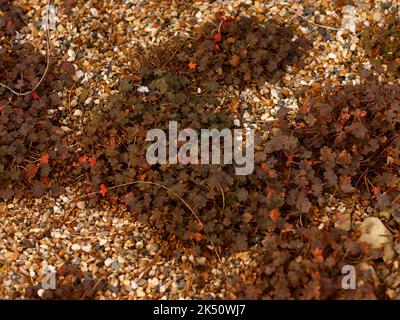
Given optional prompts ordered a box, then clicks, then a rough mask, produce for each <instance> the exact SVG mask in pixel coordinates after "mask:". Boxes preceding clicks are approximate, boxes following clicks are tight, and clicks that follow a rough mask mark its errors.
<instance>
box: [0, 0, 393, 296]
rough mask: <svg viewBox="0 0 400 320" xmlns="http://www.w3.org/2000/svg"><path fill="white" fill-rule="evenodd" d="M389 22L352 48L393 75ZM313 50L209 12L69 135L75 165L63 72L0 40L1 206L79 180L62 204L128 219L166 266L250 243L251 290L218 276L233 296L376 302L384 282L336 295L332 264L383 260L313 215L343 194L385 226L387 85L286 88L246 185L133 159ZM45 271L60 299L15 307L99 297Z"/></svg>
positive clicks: (70, 269)
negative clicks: (160, 137)
mask: <svg viewBox="0 0 400 320" xmlns="http://www.w3.org/2000/svg"><path fill="white" fill-rule="evenodd" d="M0 8H1V9H2V11H4V12H5V13H6V14H5V15H4V16H1V17H0V36H6V37H8V39H10V40H11V41H13V36H14V33H15V31H16V30H18V29H19V28H21V27H22V25H23V16H22V11H21V10H20V9H18V8H16V7H13V6H12V5H10V4H8V2H4V1H0ZM396 21H397V20H393V21H392V20H390V21H389V22H388V24H389V26H390V28H389V29H387V30H385V31H381V32H382V33H383V34H380V36H379V37H380V38H381V39H386V40H384V41H381V40H376V39H373V40H370V39H367V38H368V37H371V39H372V37H373V35H374V34H375V33H376V32H375V29H374V27H373V28H372V29H371V30H369V31H368V30H367V31H366V33H365V34H364V35H363V37H364V38H363V39H364V41H367V43H366V44H365V48H366V49H365V50H366V52H367V54H368V55H371V56H372V55H375V54H376V53H379V55H380V56H381V57H382V60H381V62H383V63H386V64H388V69H389V70H391V71H392V73H394V74H397V73H396V72H397V71H398V65H397V62H398V57H397V56H396V52H397V48H396V41H393V39H392V38H393V37H395V39H396V36H397V34H396V32H397V31H398V30H397V29H398V24H396V23H397V22H396ZM366 39H367V40H366ZM387 39H389V40H387ZM310 40H312V39H308V40H307V39H305V38H303V37H299V36H297V35H296V34H295V32H294V30H292V29H291V28H289V27H287V26H284V25H281V24H280V23H278V22H276V21H273V20H270V21H268V22H267V23H265V24H262V23H260V21H258V20H257V19H255V18H252V17H250V18H247V17H243V16H218V15H217V18H216V19H215V20H214V21H213V22H208V23H206V24H205V25H202V26H201V27H199V28H198V30H197V34H196V35H194V37H193V39H191V40H190V41H187V40H186V41H184V42H183V41H182V39H178V38H177V39H175V40H174V42H173V43H172V44H171V43H167V44H163V45H161V46H159V47H150V48H149V49H146V50H147V51H144V52H146V55H145V56H143V55H139V56H137V57H135V61H136V62H139V65H140V68H138V70H136V69H135V72H132V75H130V76H125V77H124V78H121V79H120V81H119V87H118V88H117V89H118V90H117V93H113V94H110V96H109V98H108V100H107V101H105V102H101V103H99V104H98V105H97V106H95V107H93V108H92V109H91V110H90V119H89V120H88V121H87V122H84V128H83V129H82V135H81V136H79V137H78V136H76V137H74V139H75V140H74V146H78V147H79V148H75V152H74V153H72V152H71V148H69V142H67V141H66V137H65V136H66V133H65V131H63V130H62V119H63V118H64V116H65V112H63V109H62V108H59V107H60V104H61V101H60V97H61V96H62V94H63V90H64V89H65V88H70V87H71V86H72V85H73V80H72V77H73V75H74V73H75V67H74V66H73V65H72V64H70V63H67V62H65V63H57V62H56V59H55V57H50V58H48V57H46V56H44V55H43V54H41V53H39V52H38V50H37V49H35V47H34V46H33V45H31V44H29V43H25V44H17V43H11V45H9V46H6V47H4V48H3V49H1V50H2V52H1V56H0V68H1V71H0V82H1V83H2V84H3V86H1V87H0V199H4V200H11V199H13V198H21V197H24V196H27V195H30V196H34V197H42V196H43V195H44V194H45V193H46V192H47V191H50V194H51V195H52V196H55V195H58V194H59V190H60V187H61V188H63V187H67V186H68V184H69V183H70V182H71V181H74V183H75V181H78V183H79V184H78V186H79V189H80V191H81V194H80V195H79V196H77V197H76V199H74V200H76V201H77V200H81V199H85V200H88V205H89V206H90V207H92V208H95V209H101V208H104V207H107V206H109V205H111V206H116V207H119V209H120V210H121V212H128V213H129V214H130V217H131V218H132V219H134V220H137V221H140V222H141V223H143V224H144V225H149V226H151V228H152V229H153V230H155V232H156V233H157V234H158V235H159V237H160V238H162V239H163V240H168V241H169V243H170V250H169V251H168V252H163V254H164V253H165V254H166V255H171V256H173V257H178V256H179V255H180V254H181V251H182V250H181V249H182V248H184V250H185V251H188V252H191V253H193V254H194V255H196V256H197V255H200V254H203V255H206V256H208V257H210V256H214V255H217V257H218V262H219V263H220V264H221V266H222V268H224V264H223V263H222V259H221V257H226V256H228V255H229V254H235V253H237V252H242V251H244V250H249V249H250V248H251V247H252V246H253V245H259V246H261V247H262V249H263V254H262V255H260V256H258V257H257V263H258V268H257V270H256V276H255V277H254V279H252V281H244V279H242V278H241V277H240V276H237V277H234V278H233V279H224V280H225V281H228V282H230V285H232V286H233V287H234V288H235V290H236V293H237V294H238V296H239V297H241V298H251V299H354V298H377V297H378V298H383V297H385V292H386V290H387V288H388V287H389V283H384V284H379V285H376V282H377V281H376V277H374V275H372V274H371V273H369V272H363V273H362V274H363V279H364V284H363V285H362V286H360V288H358V289H357V290H356V291H349V292H344V291H343V290H342V285H341V282H340V281H341V277H340V276H341V273H340V270H341V269H342V267H343V266H344V265H346V264H355V263H357V264H359V263H367V262H368V263H369V262H371V261H380V260H381V259H382V258H383V252H382V250H372V249H371V248H369V247H368V246H367V245H365V244H360V243H359V242H357V241H356V239H357V237H358V235H357V234H354V233H348V232H345V231H343V230H339V229H337V228H334V226H333V225H334V224H333V223H331V222H329V223H327V225H326V226H324V227H323V228H318V225H317V222H316V220H317V219H316V217H319V216H321V215H322V212H321V211H322V210H320V208H321V207H323V206H325V205H326V203H327V200H328V198H329V197H331V198H332V197H333V198H335V199H339V200H345V199H347V198H349V197H354V198H355V199H358V200H359V201H361V202H363V201H364V202H365V203H368V204H369V203H371V204H372V205H373V206H374V207H375V208H376V209H377V210H378V211H383V210H388V209H391V214H392V215H393V216H396V215H397V214H398V212H399V210H400V208H399V204H398V200H399V199H400V193H399V182H400V178H399V165H400V163H399V160H398V158H399V154H400V134H399V131H400V130H399V129H400V87H399V86H398V85H396V84H385V83H381V82H378V81H377V79H376V78H374V77H373V76H372V75H370V74H367V72H365V71H363V76H364V78H363V83H362V84H358V85H350V84H347V85H337V86H330V87H321V86H319V87H313V88H306V89H304V90H299V91H298V92H297V93H296V98H297V99H298V101H299V110H298V112H296V113H293V112H289V110H288V109H286V108H285V107H281V108H280V110H279V111H278V112H277V114H276V121H273V122H270V123H269V124H265V125H264V126H263V130H267V131H268V132H269V135H268V136H267V137H266V136H262V135H261V134H260V133H259V132H257V134H256V141H255V145H256V150H255V169H254V172H253V173H252V174H250V175H248V176H238V175H236V174H235V170H234V169H235V167H234V165H233V164H227V165H223V164H221V165H205V164H202V165H184V164H176V165H171V164H161V165H160V164H155V165H150V164H149V163H148V161H147V159H146V151H147V149H148V147H149V145H150V143H149V142H148V141H146V134H147V132H148V130H150V129H153V128H159V129H162V130H165V131H167V129H168V124H169V122H170V121H177V122H178V125H179V129H180V130H181V129H184V128H190V129H194V130H196V131H197V132H200V129H203V128H208V129H212V128H215V129H219V130H221V129H224V128H228V129H233V128H235V126H234V117H233V115H232V114H231V113H230V112H229V111H228V110H225V109H223V108H221V105H220V101H221V97H223V96H224V94H225V93H224V88H225V87H226V86H232V87H233V88H234V89H236V90H239V91H240V90H244V89H246V88H248V87H251V86H257V85H261V84H263V83H265V82H270V83H277V82H279V81H280V79H281V78H282V77H283V76H284V75H285V73H286V72H287V66H291V67H293V68H301V67H302V66H303V58H304V57H305V56H306V55H307V50H308V49H310V48H311V43H312V41H310ZM368 41H370V42H368ZM143 50H145V49H144V48H143ZM132 62H133V61H132ZM132 65H134V67H136V64H134V63H132ZM132 70H133V69H132ZM136 71H137V72H136ZM43 74H44V75H45V77H44V78H43V79H41V77H42V75H43ZM42 80H43V81H42ZM41 81H42V82H41ZM38 84H39V85H38ZM9 88H12V90H13V91H16V92H17V94H16V93H15V92H12V91H11V90H10V89H9ZM32 88H35V90H32ZM26 93H27V94H26ZM224 152H225V150H222V151H221V157H223V155H224ZM396 217H397V216H396ZM203 269H207V266H205V267H203ZM58 274H59V276H60V279H61V280H60V282H59V284H58V289H57V291H54V292H53V291H51V290H45V291H44V293H43V292H42V293H41V295H39V294H38V292H39V290H43V288H41V287H40V285H37V286H32V287H30V288H29V289H28V290H27V291H26V297H27V298H29V299H36V298H39V297H40V298H42V299H62V298H70V299H89V298H94V297H95V295H96V293H97V292H98V291H101V290H105V289H106V286H105V285H103V283H102V282H99V281H97V280H94V279H91V278H90V277H85V276H84V275H83V273H82V272H81V271H80V270H78V268H77V267H76V266H72V265H70V264H66V267H63V268H61V269H60V270H59V271H58Z"/></svg>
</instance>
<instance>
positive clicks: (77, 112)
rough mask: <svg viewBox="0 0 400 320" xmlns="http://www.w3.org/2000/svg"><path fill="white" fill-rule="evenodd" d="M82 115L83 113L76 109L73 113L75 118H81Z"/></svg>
mask: <svg viewBox="0 0 400 320" xmlns="http://www.w3.org/2000/svg"><path fill="white" fill-rule="evenodd" d="M82 114H83V112H82V110H80V109H76V110H75V111H74V116H75V117H81V116H82Z"/></svg>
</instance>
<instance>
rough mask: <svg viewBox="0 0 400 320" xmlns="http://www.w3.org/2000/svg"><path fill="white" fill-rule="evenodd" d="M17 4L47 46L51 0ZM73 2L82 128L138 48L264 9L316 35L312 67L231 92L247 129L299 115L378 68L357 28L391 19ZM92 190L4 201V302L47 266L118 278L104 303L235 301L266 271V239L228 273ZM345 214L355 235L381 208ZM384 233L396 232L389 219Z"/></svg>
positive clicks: (364, 13) (317, 5)
mask: <svg viewBox="0 0 400 320" xmlns="http://www.w3.org/2000/svg"><path fill="white" fill-rule="evenodd" d="M16 2H17V3H18V4H19V5H21V6H23V7H24V8H25V9H26V10H27V17H28V19H29V21H30V22H29V23H28V25H27V26H26V27H25V28H24V29H23V30H21V32H20V33H21V36H20V37H21V39H22V40H21V41H31V42H33V43H34V44H35V45H36V46H38V47H41V48H43V49H44V48H45V41H44V39H45V37H44V31H43V30H38V29H37V27H36V22H38V21H41V12H42V8H43V7H44V5H45V4H46V3H47V1H36V2H35V3H33V2H32V1H27V0H20V1H16ZM394 2H396V1H394ZM61 3H62V2H61V1H56V2H55V6H56V7H57V8H58V9H59V10H58V22H57V24H56V28H55V29H53V30H51V44H52V48H53V49H52V50H53V51H54V54H56V53H57V54H59V55H61V57H62V59H63V60H64V61H70V62H72V63H74V65H75V68H76V76H75V86H74V88H73V90H72V91H71V92H69V93H68V94H67V93H66V94H65V96H63V97H61V98H62V100H63V103H64V106H63V107H64V108H65V110H68V111H69V113H68V114H69V115H68V116H67V117H66V120H65V123H63V127H62V130H64V131H72V130H74V132H76V134H77V135H79V134H80V131H81V129H82V123H85V121H87V119H89V118H90V111H91V110H92V108H93V107H94V106H95V105H98V104H100V102H101V101H104V100H105V99H106V98H107V97H108V96H109V95H110V94H113V93H115V92H116V87H117V84H118V81H119V79H120V78H122V77H124V76H127V75H128V76H129V75H132V70H133V69H134V67H135V66H134V64H135V62H134V59H132V55H131V53H132V52H134V50H135V48H136V46H137V44H141V45H144V46H149V45H152V44H158V43H162V42H163V41H165V40H166V39H168V38H169V37H171V36H173V35H181V36H187V37H190V36H191V34H192V32H193V31H194V28H195V27H196V26H197V25H198V24H199V23H202V22H204V21H207V20H209V19H212V16H213V14H214V13H216V12H218V11H219V10H222V11H223V12H225V13H226V14H234V13H238V12H240V13H241V14H247V15H256V16H257V17H258V18H260V19H261V20H262V21H264V20H266V19H268V18H275V19H277V20H279V21H286V23H288V24H290V25H292V26H293V27H294V28H295V30H296V32H297V33H298V34H299V35H305V36H306V37H307V38H310V39H311V37H312V38H313V39H314V42H313V49H312V50H311V51H310V52H309V56H308V57H307V58H306V59H305V61H304V62H305V67H304V68H302V69H297V68H295V67H288V68H287V72H286V73H285V75H284V76H283V78H282V80H281V81H280V83H278V84H269V83H266V84H265V85H263V86H260V87H259V88H247V89H246V90H244V91H243V92H237V91H235V90H234V89H233V88H226V90H227V92H228V93H229V94H231V95H233V96H235V97H242V98H243V100H244V103H246V104H247V105H248V108H249V109H248V110H245V111H244V113H243V114H242V115H241V116H240V115H237V118H238V119H237V120H235V125H236V126H240V121H241V120H242V121H244V122H245V123H249V124H253V125H258V126H260V125H261V124H263V123H266V122H270V121H274V119H275V118H274V114H275V113H276V111H277V110H278V109H279V106H285V107H287V108H289V109H290V110H293V111H295V110H297V108H298V101H297V100H296V98H295V96H294V94H293V93H294V92H295V91H296V90H297V89H299V88H304V87H310V88H313V87H319V86H327V85H338V84H346V83H353V84H356V83H359V82H360V77H359V76H358V71H359V70H360V68H361V67H364V68H370V64H369V62H368V60H367V59H366V58H365V57H364V54H363V50H362V49H361V48H360V47H359V38H358V36H357V32H360V31H361V29H362V28H363V26H368V25H370V24H371V23H372V22H373V21H375V22H379V21H381V19H382V18H383V17H384V16H385V14H386V13H387V12H386V11H385V10H387V8H388V7H387V6H388V3H385V2H383V1H374V3H373V4H372V3H371V1H366V2H364V3H363V5H358V6H356V7H355V9H356V12H357V14H358V16H359V20H360V21H359V24H358V25H357V30H356V33H353V32H351V30H348V29H341V16H342V14H341V12H338V10H337V9H336V8H335V6H334V4H333V1H322V0H315V1H309V2H308V4H309V5H308V6H307V7H306V6H303V5H302V2H296V3H294V2H290V1H287V2H284V1H249V0H246V1H242V0H233V1H217V2H213V3H209V2H207V1H193V2H191V1H172V2H171V1H160V2H155V1H145V0H143V1H142V0H135V1H134V0H124V1H117V2H114V1H100V0H91V1H82V0H78V1H76V4H75V5H74V6H73V7H72V10H71V12H70V13H67V12H66V11H65V10H64V9H63V6H62V5H61ZM317 24H318V25H323V26H326V27H327V28H325V27H321V26H318V25H317ZM332 28H333V30H332ZM381 77H384V76H381ZM386 80H387V81H392V82H393V81H400V80H398V79H397V80H394V79H386ZM399 83H400V82H399ZM139 89H140V90H146V88H138V90H139ZM239 119H240V120H239ZM80 193H81V190H79V186H77V187H74V188H72V187H71V188H68V189H67V193H66V194H64V195H62V196H60V197H59V198H50V197H48V196H46V197H44V198H42V199H36V200H34V199H14V200H13V201H11V202H10V203H1V202H0V237H1V239H2V241H1V242H0V270H1V272H0V283H1V284H2V285H0V297H1V298H3V299H11V298H23V296H24V290H25V289H26V288H28V287H30V286H34V285H37V284H40V282H41V279H42V274H41V267H42V262H43V261H46V262H47V263H48V265H50V266H52V267H54V268H55V269H56V270H58V269H59V268H60V267H61V266H62V265H63V264H64V263H65V262H66V261H74V262H77V263H78V264H79V267H80V269H81V270H82V271H83V272H89V273H91V275H92V276H93V277H94V278H99V279H104V280H106V282H107V284H108V289H107V290H105V291H103V292H100V293H98V296H97V298H98V299H149V298H150V299H151V298H152V299H181V298H185V299H187V298H189V299H208V298H211V299H222V298H225V299H234V298H236V294H237V289H236V288H235V287H233V286H232V284H231V281H230V280H231V279H232V277H240V278H241V279H243V281H246V279H253V278H254V277H255V276H256V273H257V267H258V266H257V263H256V262H255V261H256V257H257V255H258V254H259V253H260V250H261V248H260V246H259V245H255V246H253V247H252V248H250V249H249V250H248V251H245V252H240V253H237V254H236V255H232V256H225V257H223V258H222V259H223V263H224V267H225V269H226V270H227V277H225V275H224V273H223V269H222V268H221V265H220V263H219V261H218V259H217V258H216V257H215V256H207V257H205V256H193V254H191V253H186V252H185V253H184V255H183V256H182V259H180V260H178V259H175V258H171V257H167V256H163V255H162V254H161V252H162V248H164V247H165V246H168V248H169V249H171V250H175V249H177V248H171V247H169V246H171V243H168V242H167V243H166V242H165V241H162V240H161V239H160V237H159V235H157V234H155V233H154V232H153V230H152V229H151V226H148V225H142V224H140V223H139V222H138V221H136V219H135V217H133V216H132V215H131V214H130V213H129V212H126V211H124V210H123V209H121V208H119V207H113V206H111V207H107V208H104V210H101V211H100V210H93V209H89V208H87V204H86V203H85V201H82V200H79V201H75V200H74V199H75V197H76V196H77V195H78V194H80ZM339 205H340V204H336V205H335V206H334V207H333V209H329V210H328V211H329V212H328V211H326V212H325V213H324V212H323V213H321V216H320V217H318V218H316V221H315V223H316V225H317V226H321V224H322V228H323V227H324V226H327V225H328V224H329V223H330V222H329V219H327V218H326V217H327V215H330V214H331V212H334V211H335V210H336V208H337V207H338V206H339ZM344 209H345V210H344V211H343V214H344V215H345V217H344V218H343V219H342V220H340V221H339V222H336V223H337V225H338V226H339V227H342V228H343V229H344V230H346V231H349V230H350V229H351V228H352V225H351V224H349V223H350V222H349V221H350V218H351V221H352V222H353V224H354V225H359V224H360V223H361V222H362V221H363V220H364V219H365V217H366V216H368V215H372V214H375V213H374V211H373V209H371V210H370V207H368V208H362V207H360V206H359V205H357V204H354V203H353V204H345V206H344ZM365 209H366V211H365ZM343 221H344V222H343ZM374 221H375V222H376V220H374ZM365 223H366V222H365ZM377 224H379V223H377ZM379 228H380V229H379V230H384V229H383V228H384V226H382V225H380V224H379ZM385 232H386V231H385ZM368 239H370V238H368ZM385 246H386V244H385ZM396 249H398V244H397V245H396ZM390 254H393V252H390ZM197 265H200V266H201V267H202V268H203V269H198V268H197ZM199 270H203V271H199ZM41 293H42V292H41Z"/></svg>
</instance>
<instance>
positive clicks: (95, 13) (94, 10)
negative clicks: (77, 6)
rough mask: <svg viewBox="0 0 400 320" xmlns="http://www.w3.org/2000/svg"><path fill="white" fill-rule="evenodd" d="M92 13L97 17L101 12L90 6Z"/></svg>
mask: <svg viewBox="0 0 400 320" xmlns="http://www.w3.org/2000/svg"><path fill="white" fill-rule="evenodd" d="M90 13H91V14H92V16H94V17H97V16H98V15H99V13H98V12H97V9H96V8H90Z"/></svg>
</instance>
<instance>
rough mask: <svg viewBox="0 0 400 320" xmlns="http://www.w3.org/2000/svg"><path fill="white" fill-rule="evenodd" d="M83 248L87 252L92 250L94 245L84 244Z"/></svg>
mask: <svg viewBox="0 0 400 320" xmlns="http://www.w3.org/2000/svg"><path fill="white" fill-rule="evenodd" d="M82 250H83V251H85V252H90V251H91V250H92V246H91V245H90V244H88V245H84V246H82Z"/></svg>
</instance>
